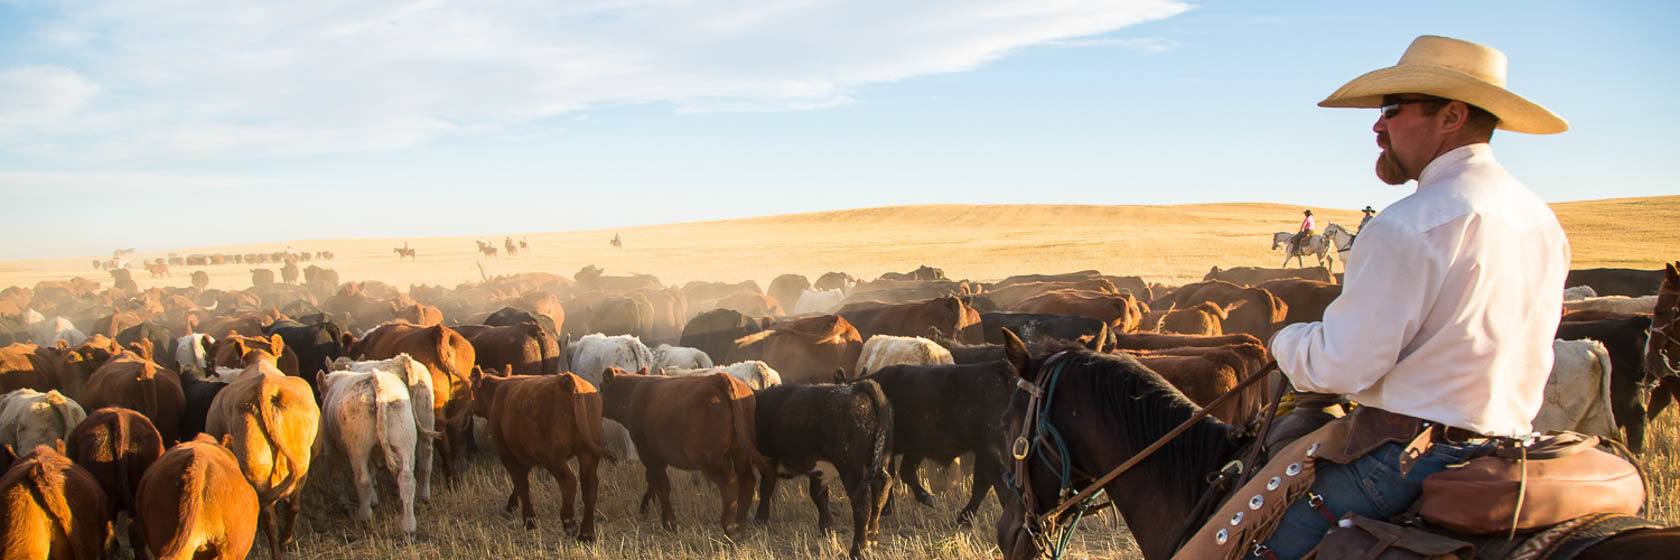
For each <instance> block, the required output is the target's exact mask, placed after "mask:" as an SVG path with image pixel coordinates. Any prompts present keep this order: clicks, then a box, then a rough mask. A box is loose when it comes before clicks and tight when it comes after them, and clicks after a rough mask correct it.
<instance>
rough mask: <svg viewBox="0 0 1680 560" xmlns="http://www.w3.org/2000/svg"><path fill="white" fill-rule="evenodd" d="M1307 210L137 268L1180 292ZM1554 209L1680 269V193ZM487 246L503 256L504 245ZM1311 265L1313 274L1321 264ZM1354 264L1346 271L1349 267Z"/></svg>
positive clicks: (138, 274) (1325, 218) (932, 222)
mask: <svg viewBox="0 0 1680 560" xmlns="http://www.w3.org/2000/svg"><path fill="white" fill-rule="evenodd" d="M1301 208H1302V207H1300V206H1296V205H1289V204H1275V203H1222V204H1187V205H1170V206H1132V205H1128V206H1094V205H971V204H940V205H922V206H892V207H882V208H865V209H856V210H837V211H829V212H814V213H802V214H786V215H778V216H766V217H758V218H744V219H734V220H721V221H710V222H694V223H681V224H665V225H656V226H641V227H631V228H622V229H615V230H591V231H570V232H549V233H526V234H518V233H515V234H512V235H511V237H512V238H513V239H514V240H515V241H518V240H520V239H524V240H527V241H528V242H529V244H530V250H528V251H525V252H522V253H520V254H518V255H514V256H507V255H501V256H498V257H494V258H487V257H483V256H482V255H480V254H479V253H478V251H477V250H476V248H475V245H474V239H475V238H476V236H460V237H434V238H369V239H326V240H293V241H279V242H274V243H260V244H252V245H242V246H222V247H196V248H180V249H175V250H169V251H153V252H145V253H139V254H137V255H136V260H141V259H145V260H149V259H154V258H158V257H163V256H165V255H166V254H168V253H175V254H178V255H183V256H184V255H188V254H193V253H228V254H232V253H252V252H274V251H281V250H283V249H284V248H285V247H286V246H287V245H291V246H293V247H295V248H297V250H299V251H310V252H314V251H331V252H333V253H334V254H335V256H336V258H335V259H334V260H332V261H327V262H316V263H309V264H318V265H321V266H325V267H328V268H333V269H335V270H337V271H338V272H339V276H340V278H341V279H343V280H369V279H377V280H382V281H385V282H389V283H391V284H393V285H395V286H397V287H399V288H403V289H406V288H407V287H408V286H410V285H414V284H437V285H444V286H454V285H457V284H459V283H461V282H467V281H476V280H478V279H480V278H481V276H480V275H481V267H482V274H488V275H497V274H511V273H516V272H529V271H541V272H552V273H556V274H560V275H563V276H568V277H569V276H571V275H572V273H574V272H576V271H577V270H578V269H580V268H582V267H583V266H585V265H589V264H594V265H597V266H600V267H602V268H603V269H605V270H606V271H607V272H608V273H609V274H625V273H630V272H643V273H650V274H654V275H657V276H658V277H659V278H660V279H661V280H662V281H664V282H665V283H667V284H677V285H680V284H681V283H683V282H687V281H691V280H721V281H729V282H735V281H740V280H756V281H758V282H759V284H760V285H761V286H767V285H768V284H769V281H770V280H771V279H772V278H774V277H775V276H776V275H778V274H782V273H786V272H794V273H800V274H805V275H807V276H808V277H812V278H814V277H815V276H816V275H819V274H822V273H823V272H827V271H831V270H838V271H845V272H848V273H851V274H852V275H854V276H857V277H859V278H874V277H876V276H878V275H880V274H881V273H883V272H888V271H901V272H902V271H908V270H911V269H914V268H916V267H917V266H921V265H928V266H932V267H936V268H941V269H944V270H945V272H946V274H947V275H948V276H950V277H951V278H969V279H975V280H996V279H1000V278H1003V277H1005V276H1009V275H1011V274H1020V273H1035V272H1036V273H1055V272H1068V271H1074V270H1082V269H1098V270H1101V271H1103V272H1105V273H1109V274H1122V275H1138V276H1142V277H1144V278H1145V279H1147V280H1150V281H1158V282H1164V283H1169V284H1180V283H1184V282H1191V281H1197V280H1200V279H1201V277H1202V275H1203V274H1205V273H1206V272H1207V270H1208V268H1209V267H1212V266H1215V265H1218V266H1221V267H1231V266H1265V267H1277V266H1280V265H1281V264H1282V262H1283V258H1282V253H1281V251H1273V250H1271V236H1272V233H1273V232H1278V231H1293V229H1294V227H1295V226H1296V224H1297V220H1298V219H1299V216H1300V214H1299V212H1300V210H1301ZM1552 208H1553V210H1554V211H1555V212H1556V213H1557V215H1558V219H1559V221H1560V222H1562V224H1563V226H1564V229H1565V230H1566V231H1568V233H1569V238H1570V243H1571V245H1572V248H1573V251H1574V255H1573V262H1572V264H1571V266H1572V267H1573V268H1593V267H1627V268H1643V269H1655V268H1660V267H1661V266H1662V263H1664V262H1671V261H1673V260H1674V259H1677V258H1680V251H1677V250H1676V247H1675V239H1676V232H1680V196H1663V197H1644V198H1624V199H1606V200H1592V201H1581V202H1565V203H1557V204H1553V205H1552ZM1313 212H1314V214H1315V215H1316V216H1317V217H1318V218H1319V221H1320V224H1321V226H1324V225H1328V224H1331V223H1338V224H1342V225H1345V226H1348V227H1350V228H1351V227H1353V226H1355V225H1357V224H1358V223H1359V218H1360V213H1359V212H1358V211H1357V210H1354V209H1341V208H1313ZM614 233H617V234H620V235H622V236H623V240H624V248H622V249H616V248H612V247H609V246H608V243H607V241H608V240H609V239H610V238H611V237H612V236H613V234H614ZM485 237H486V238H487V239H489V240H491V241H492V242H494V243H495V244H496V246H497V247H501V245H502V241H503V238H504V235H502V234H496V235H486V236H485ZM112 243H113V245H117V244H119V243H120V242H119V240H116V239H113V240H112ZM404 243H407V244H408V245H409V246H410V247H412V248H414V249H415V250H416V251H417V253H418V258H416V259H415V260H412V261H409V260H398V258H397V255H396V254H395V253H393V252H392V249H393V248H395V247H399V246H402V245H403V244H404ZM1307 264H1308V265H1309V266H1311V265H1313V264H1314V263H1313V262H1312V259H1310V258H1309V259H1308V263H1307ZM262 266H263V267H266V268H271V269H274V268H278V266H277V265H274V264H267V265H262ZM1340 266H1341V265H1340V263H1337V264H1336V268H1335V270H1337V271H1340V270H1341V268H1340ZM135 268H136V270H135V271H134V276H135V279H136V280H137V281H138V282H139V284H140V286H141V287H151V286H164V285H168V286H186V285H188V283H189V280H188V274H189V273H190V272H191V271H193V270H205V271H207V272H209V273H210V274H211V285H212V286H214V287H220V288H224V289H239V288H244V287H247V286H249V285H250V269H252V268H255V267H253V266H247V265H241V264H226V265H218V266H206V267H185V266H177V267H173V268H172V271H171V272H172V274H173V275H172V276H171V277H168V278H159V279H152V278H150V277H149V275H148V274H147V273H146V272H145V271H144V270H139V269H138V266H136V267H135ZM78 275H80V276H83V277H87V278H91V279H94V280H97V281H100V282H102V283H107V284H108V282H109V281H110V278H109V276H108V275H107V274H106V273H105V272H102V271H98V270H94V269H93V268H92V267H91V258H73V259H72V258H65V259H48V260H32V261H4V262H0V286H7V285H20V286H32V285H34V284H35V283H36V282H39V281H41V280H63V279H68V278H70V277H73V276H78Z"/></svg>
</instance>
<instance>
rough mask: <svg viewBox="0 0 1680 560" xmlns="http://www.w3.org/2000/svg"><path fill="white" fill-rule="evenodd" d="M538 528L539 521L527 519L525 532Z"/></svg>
mask: <svg viewBox="0 0 1680 560" xmlns="http://www.w3.org/2000/svg"><path fill="white" fill-rule="evenodd" d="M536 528H537V520H536V519H526V520H525V530H527V531H530V530H533V529H536Z"/></svg>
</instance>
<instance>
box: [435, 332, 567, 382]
mask: <svg viewBox="0 0 1680 560" xmlns="http://www.w3.org/2000/svg"><path fill="white" fill-rule="evenodd" d="M454 329H455V332H457V333H460V334H461V336H463V337H466V339H467V342H470V343H472V347H473V358H474V360H473V361H474V362H475V363H476V364H478V366H479V367H482V368H484V369H490V368H501V369H507V370H509V371H508V372H507V373H514V374H522V375H541V374H552V373H560V370H559V367H560V357H559V348H560V346H559V344H558V343H556V342H555V341H554V339H553V338H550V337H549V336H548V333H547V332H544V331H543V329H542V327H540V326H537V324H536V323H520V324H518V325H513V326H508V327H492V326H488V325H458V326H456V327H454ZM545 348H553V353H552V354H551V353H549V352H546V351H545ZM474 394H475V395H476V393H474Z"/></svg>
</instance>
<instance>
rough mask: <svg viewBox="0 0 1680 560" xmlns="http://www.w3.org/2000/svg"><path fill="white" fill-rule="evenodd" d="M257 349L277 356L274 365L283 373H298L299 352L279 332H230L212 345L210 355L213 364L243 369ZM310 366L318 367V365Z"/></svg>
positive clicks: (274, 356) (272, 356)
mask: <svg viewBox="0 0 1680 560" xmlns="http://www.w3.org/2000/svg"><path fill="white" fill-rule="evenodd" d="M257 350H261V351H262V353H264V354H267V355H268V357H271V358H275V363H274V366H275V367H277V368H279V369H280V372H281V373H284V374H286V375H292V376H296V375H298V372H299V370H300V368H299V367H298V357H297V353H296V352H293V351H292V349H291V347H289V346H286V343H285V341H284V340H281V338H280V335H278V334H275V335H269V336H240V335H238V334H235V333H228V336H226V337H223V338H222V339H221V340H217V341H216V343H215V344H213V345H211V346H210V356H211V359H212V360H214V362H215V363H214V364H212V365H213V366H216V367H229V368H241V369H243V368H244V367H245V366H248V365H251V364H249V363H247V361H246V359H247V357H249V356H251V355H252V354H253V353H254V351H257ZM277 350H278V351H277ZM310 367H318V365H312V366H310Z"/></svg>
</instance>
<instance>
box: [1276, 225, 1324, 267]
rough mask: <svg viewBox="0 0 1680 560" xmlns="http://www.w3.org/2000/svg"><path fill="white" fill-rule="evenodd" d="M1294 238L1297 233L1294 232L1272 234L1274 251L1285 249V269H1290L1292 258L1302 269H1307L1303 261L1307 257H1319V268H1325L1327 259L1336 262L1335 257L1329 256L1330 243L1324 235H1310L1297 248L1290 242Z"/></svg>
mask: <svg viewBox="0 0 1680 560" xmlns="http://www.w3.org/2000/svg"><path fill="white" fill-rule="evenodd" d="M1294 237H1295V232H1292V231H1280V232H1277V233H1274V234H1272V250H1273V251H1276V250H1277V249H1278V247H1283V248H1284V250H1283V267H1284V268H1289V259H1290V258H1291V257H1293V258H1294V259H1295V264H1296V265H1299V266H1300V267H1301V268H1306V267H1307V265H1306V263H1305V262H1304V261H1303V260H1302V257H1305V256H1307V255H1312V256H1314V257H1318V266H1321V267H1322V266H1325V265H1324V261H1325V259H1326V258H1330V259H1331V260H1332V261H1334V257H1330V256H1329V252H1330V241H1328V240H1326V239H1325V238H1324V236H1323V235H1309V236H1307V238H1306V239H1303V240H1301V243H1300V246H1296V244H1294V243H1291V242H1290V239H1293V238H1294Z"/></svg>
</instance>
